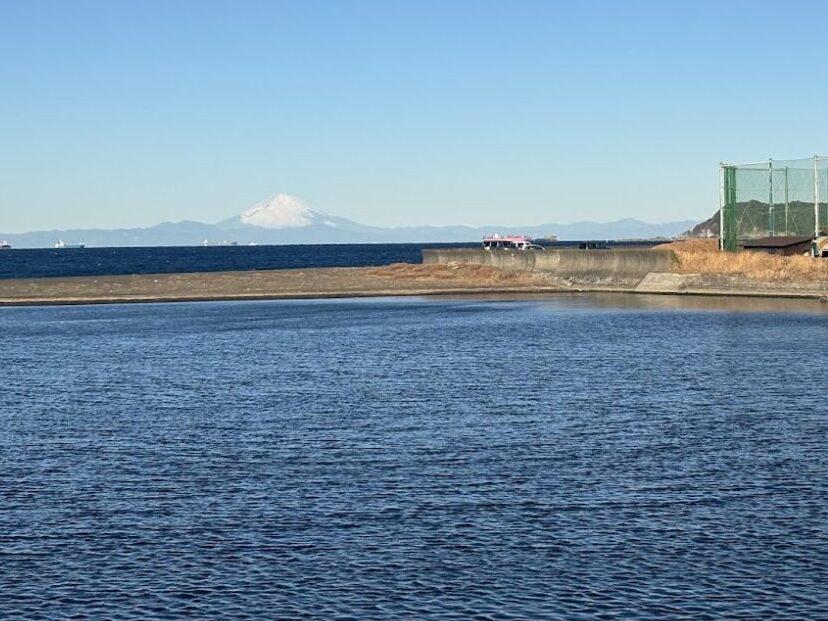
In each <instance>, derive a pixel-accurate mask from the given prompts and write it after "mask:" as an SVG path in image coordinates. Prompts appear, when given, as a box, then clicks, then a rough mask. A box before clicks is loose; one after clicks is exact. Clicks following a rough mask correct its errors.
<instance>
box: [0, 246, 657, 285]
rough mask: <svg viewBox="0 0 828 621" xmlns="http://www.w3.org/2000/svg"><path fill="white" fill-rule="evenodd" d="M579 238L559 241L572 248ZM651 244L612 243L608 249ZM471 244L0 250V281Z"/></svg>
mask: <svg viewBox="0 0 828 621" xmlns="http://www.w3.org/2000/svg"><path fill="white" fill-rule="evenodd" d="M578 243H579V242H577V241H574V242H559V243H558V244H557V245H559V246H563V247H577V245H578ZM654 243H655V242H651V243H647V242H612V245H613V247H622V246H630V245H633V246H639V245H642V244H644V245H646V246H652V245H654ZM478 245H479V244H476V243H437V244H307V245H288V246H285V245H283V246H208V247H202V246H166V247H154V248H83V249H77V248H75V249H71V248H67V249H62V250H56V249H54V248H36V249H19V250H18V249H14V250H4V251H2V252H0V280H1V279H4V278H43V277H49V276H60V277H65V276H107V275H109V276H120V275H126V274H175V273H181V272H225V271H238V270H278V269H294V268H295V269H302V268H311V267H362V266H367V265H390V264H391V263H399V262H403V263H421V262H422V251H423V249H424V248H463V247H476V246H478Z"/></svg>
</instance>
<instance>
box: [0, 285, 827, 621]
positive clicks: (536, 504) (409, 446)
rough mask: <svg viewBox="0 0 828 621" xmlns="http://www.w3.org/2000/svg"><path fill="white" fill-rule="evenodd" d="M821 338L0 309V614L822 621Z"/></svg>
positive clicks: (798, 310) (412, 307)
mask: <svg viewBox="0 0 828 621" xmlns="http://www.w3.org/2000/svg"><path fill="white" fill-rule="evenodd" d="M750 310H757V311H759V312H743V311H750ZM826 336H828V314H826V313H825V312H822V311H821V309H820V307H819V306H817V305H814V306H806V307H798V306H795V305H788V306H786V305H784V304H779V305H777V304H775V303H768V304H766V305H765V306H762V307H758V308H756V309H751V308H749V303H748V302H736V303H733V302H730V303H727V304H722V305H716V304H715V303H712V302H698V301H696V302H688V301H683V300H676V299H673V298H643V297H640V298H623V297H614V298H607V297H601V296H583V297H575V296H569V297H561V298H552V299H547V300H543V299H535V300H528V301H509V302H504V301H497V300H483V299H478V300H468V299H466V300H450V299H434V300H425V299H405V300H403V299H389V300H381V301H377V300H361V301H316V302H305V301H302V302H255V303H226V302H225V303H217V304H212V303H202V304H173V305H136V306H106V307H83V308H80V307H78V308H72V307H63V308H4V309H0V343H1V344H2V355H3V359H2V366H0V618H2V619H68V618H73V619H98V618H107V619H148V618H164V619H184V618H213V619H218V618H221V619H237V618H238V619H242V618H248V619H300V618H303V619H308V618H310V619H426V618H429V619H483V620H485V619H602V618H603V619H614V618H619V619H723V618H745V619H758V618H767V619H770V618H773V619H818V618H826V617H828V598H826V596H825V584H828V439H827V438H826V430H828V413H826V406H825V394H826V385H828V373H826V371H825V342H826Z"/></svg>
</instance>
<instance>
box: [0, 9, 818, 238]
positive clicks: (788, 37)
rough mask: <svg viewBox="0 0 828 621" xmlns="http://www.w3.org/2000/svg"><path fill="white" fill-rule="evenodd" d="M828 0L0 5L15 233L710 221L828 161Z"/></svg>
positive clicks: (2, 198) (5, 140) (2, 98)
mask: <svg viewBox="0 0 828 621" xmlns="http://www.w3.org/2000/svg"><path fill="white" fill-rule="evenodd" d="M827 24H828V3H826V2H824V1H823V2H796V1H793V2H779V1H777V0H774V1H773V2H762V1H759V0H754V1H753V2H748V1H743V2H742V1H736V0H734V1H733V2H728V3H724V2H721V1H720V0H719V1H713V2H707V1H702V0H696V1H694V2H682V3H673V2H656V1H655V0H652V1H650V2H640V1H635V0H625V1H624V2H616V1H613V2H571V1H569V2H560V3H558V2H553V1H551V0H547V1H538V2H532V1H528V0H526V1H511V2H507V1H503V0H497V1H490V2H489V1H485V0H468V1H463V0H455V1H451V0H440V1H435V2H431V1H429V0H411V1H408V2H404V1H402V0H400V1H389V0H382V1H377V2H372V1H357V0H354V1H350V2H349V1H347V0H332V1H329V2H323V1H314V0H301V1H295V0H292V1H285V2H277V1H262V2H255V1H244V0H235V1H230V0H227V1H224V2H211V1H207V0H199V1H197V2H186V1H183V0H176V1H168V0H165V1H158V2H155V1H143V0H142V1H138V0H136V1H133V2H113V1H109V0H107V1H105V2H90V1H84V0H73V1H72V2H67V1H63V0H59V1H55V2H44V1H37V0H32V1H24V0H0V231H2V232H9V233H12V232H21V231H26V230H33V229H41V228H57V227H84V226H94V227H121V226H141V225H152V224H155V223H158V222H160V221H164V220H181V219H194V220H201V221H206V222H215V221H219V220H222V219H224V218H227V217H230V216H232V215H235V214H238V213H239V212H241V211H242V210H243V209H245V208H246V207H248V206H250V205H251V204H253V203H255V202H257V201H259V200H262V199H264V198H266V197H267V196H269V195H272V194H275V193H277V192H285V193H288V194H293V195H296V196H299V197H301V198H302V199H304V200H305V201H306V202H308V203H309V204H311V205H312V206H314V207H317V208H319V209H321V210H323V211H327V212H329V213H332V214H334V215H338V216H341V217H345V218H350V219H353V220H356V221H359V222H363V223H366V224H374V225H381V226H396V225H409V224H412V225H413V224H460V223H467V224H475V225H484V224H506V225H519V224H527V225H528V224H540V223H545V222H573V221H577V220H583V219H595V220H602V221H604V220H612V219H617V218H621V217H636V218H640V219H643V220H647V221H653V222H663V221H670V220H678V219H688V218H699V219H701V218H704V217H707V216H709V215H710V214H712V213H713V211H714V210H715V209H717V207H718V162H719V161H720V160H726V161H743V160H747V161H754V160H757V159H765V158H767V157H775V158H780V159H782V158H791V157H800V156H809V155H812V154H813V153H815V152H819V153H823V154H828V136H826V131H825V129H826V124H827V123H828V122H827V121H826V120H825V119H826V117H825V114H824V110H823V106H822V104H823V103H824V102H825V101H828V54H826V52H828V43H827V42H826V41H828V40H826V37H825V31H826V25H827Z"/></svg>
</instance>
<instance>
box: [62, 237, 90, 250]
mask: <svg viewBox="0 0 828 621" xmlns="http://www.w3.org/2000/svg"><path fill="white" fill-rule="evenodd" d="M55 248H58V249H69V248H86V244H84V243H83V242H77V243H73V242H65V241H63V240H62V239H59V240H57V243H56V244H55Z"/></svg>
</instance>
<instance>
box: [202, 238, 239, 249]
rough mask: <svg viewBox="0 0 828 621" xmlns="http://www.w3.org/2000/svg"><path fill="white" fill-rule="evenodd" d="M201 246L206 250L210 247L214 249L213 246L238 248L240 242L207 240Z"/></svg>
mask: <svg viewBox="0 0 828 621" xmlns="http://www.w3.org/2000/svg"><path fill="white" fill-rule="evenodd" d="M201 245H202V246H204V247H205V248H209V247H212V246H238V245H239V242H236V241H226V240H224V241H210V240H209V239H205V240H204V241H203V242H201Z"/></svg>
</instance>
